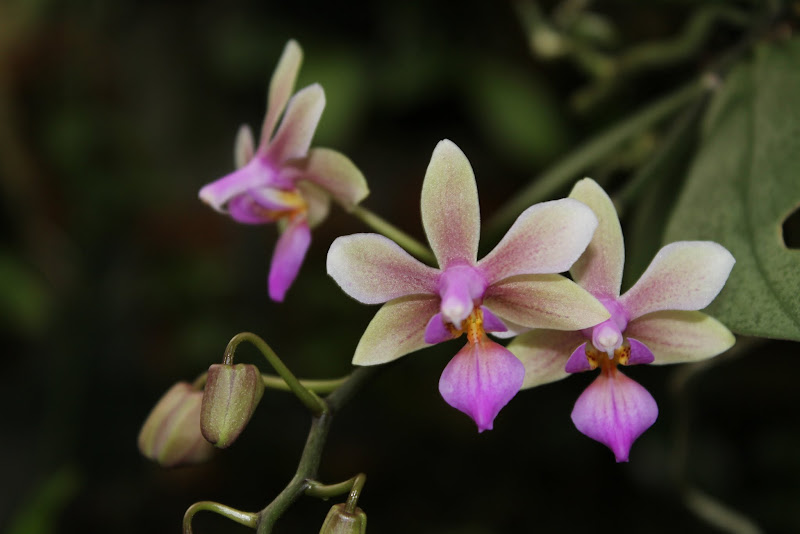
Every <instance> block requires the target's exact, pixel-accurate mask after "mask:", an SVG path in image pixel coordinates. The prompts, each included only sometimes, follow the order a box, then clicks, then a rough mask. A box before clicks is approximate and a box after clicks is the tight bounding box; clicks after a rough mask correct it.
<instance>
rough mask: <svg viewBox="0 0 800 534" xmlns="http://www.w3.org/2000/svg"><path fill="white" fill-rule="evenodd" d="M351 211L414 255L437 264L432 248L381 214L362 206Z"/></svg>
mask: <svg viewBox="0 0 800 534" xmlns="http://www.w3.org/2000/svg"><path fill="white" fill-rule="evenodd" d="M350 213H351V214H352V215H354V216H355V217H356V218H357V219H359V220H360V221H361V222H363V223H364V224H366V225H367V226H369V227H370V228H372V229H373V230H375V231H376V232H378V233H379V234H381V235H384V236H386V237H388V238H389V239H391V240H392V241H394V242H395V243H397V244H398V245H400V246H401V247H403V248H404V249H405V250H406V251H407V252H408V253H409V254H411V255H412V256H415V257H417V258H418V259H420V260H422V261H424V262H426V263H428V264H431V265H435V264H436V258H435V257H434V256H433V253H432V252H431V251H430V249H428V247H426V246H425V245H423V244H422V243H420V242H419V241H417V240H416V239H414V238H413V237H411V236H410V235H408V234H407V233H405V232H403V231H402V230H400V229H399V228H397V227H396V226H394V225H393V224H391V223H389V222H387V221H386V220H384V219H383V218H382V217H380V216H379V215H376V214H375V213H373V212H371V211H369V210H368V209H367V208H364V207H362V206H356V207H355V208H354V209H353V210H352V211H350Z"/></svg>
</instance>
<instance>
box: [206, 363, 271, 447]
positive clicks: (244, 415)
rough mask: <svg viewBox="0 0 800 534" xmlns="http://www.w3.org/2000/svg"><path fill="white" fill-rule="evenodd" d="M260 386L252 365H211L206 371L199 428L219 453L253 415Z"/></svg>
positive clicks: (261, 392) (255, 370) (262, 385)
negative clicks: (217, 448) (206, 378)
mask: <svg viewBox="0 0 800 534" xmlns="http://www.w3.org/2000/svg"><path fill="white" fill-rule="evenodd" d="M263 393H264V382H263V381H262V380H261V373H260V372H259V371H258V367H256V366H255V365H249V364H244V363H240V364H237V365H227V364H214V365H212V366H211V367H209V369H208V381H207V382H206V388H205V393H204V394H203V409H202V411H201V414H200V428H201V430H202V432H203V436H205V438H206V439H207V440H208V441H209V442H211V443H213V444H214V445H215V446H217V447H219V448H220V449H224V448H226V447H229V446H230V445H231V444H232V443H233V442H234V441H236V438H238V437H239V434H241V433H242V430H244V427H246V426H247V423H248V422H249V421H250V418H251V417H252V416H253V412H255V411H256V407H257V406H258V402H259V401H260V400H261V395H262V394H263Z"/></svg>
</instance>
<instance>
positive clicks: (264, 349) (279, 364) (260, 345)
mask: <svg viewBox="0 0 800 534" xmlns="http://www.w3.org/2000/svg"><path fill="white" fill-rule="evenodd" d="M243 341H248V342H250V343H251V344H253V345H255V347H256V348H257V349H258V350H259V351H260V352H261V354H263V355H264V358H266V359H267V361H268V362H269V364H270V365H271V366H272V368H273V369H275V372H277V373H278V375H280V377H281V379H283V381H284V382H286V385H287V386H288V388H289V390H291V392H292V393H294V394H295V396H297V398H298V399H300V402H302V403H303V404H304V405H305V406H306V408H308V409H309V410H310V411H311V413H312V414H314V415H315V416H318V415H321V414H324V413H326V412H327V411H328V405H327V404H326V403H325V401H324V400H322V399H320V398H319V397H318V396H317V394H316V393H314V392H313V391H311V390H310V389H308V388H306V387H304V386H303V384H301V383H300V381H299V380H298V379H297V377H295V376H294V374H293V373H292V372H291V371H290V370H289V368H288V367H286V365H285V364H284V363H283V361H281V359H280V358H279V357H278V355H277V354H275V351H274V350H272V347H270V346H269V345H268V344H267V342H266V341H264V340H263V339H261V338H260V337H258V336H257V335H255V334H253V333H252V332H240V333H238V334H236V335H235V336H233V338H232V339H231V340H230V341H229V342H228V346H227V347H225V356H224V357H223V363H225V364H227V365H232V364H233V355H234V353H235V352H236V347H238V346H239V344H240V343H241V342H243Z"/></svg>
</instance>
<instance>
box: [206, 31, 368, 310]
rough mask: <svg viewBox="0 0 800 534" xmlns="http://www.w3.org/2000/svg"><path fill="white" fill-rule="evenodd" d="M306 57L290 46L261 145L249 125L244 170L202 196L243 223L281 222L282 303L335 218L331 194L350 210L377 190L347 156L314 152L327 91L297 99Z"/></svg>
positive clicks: (278, 276)
mask: <svg viewBox="0 0 800 534" xmlns="http://www.w3.org/2000/svg"><path fill="white" fill-rule="evenodd" d="M302 56H303V52H302V50H301V49H300V46H299V45H298V44H297V42H295V41H289V42H288V43H286V47H285V48H284V50H283V55H282V56H281V58H280V61H279V62H278V66H277V67H276V68H275V72H274V73H273V75H272V80H271V82H270V86H269V97H268V105H267V114H266V117H265V118H264V124H263V125H262V127H261V142H260V143H259V145H258V148H257V149H255V142H254V140H253V134H252V131H251V130H250V128H249V127H247V126H242V127H241V128H240V129H239V133H238V135H237V137H236V144H235V148H234V158H235V161H236V167H237V169H238V170H236V171H235V172H233V173H231V174H228V175H227V176H224V177H222V178H220V179H219V180H216V181H214V182H212V183H210V184H208V185H206V186H204V187H203V188H202V189H201V190H200V199H201V200H203V201H204V202H205V203H207V204H208V205H210V206H211V207H212V208H214V209H215V210H217V211H219V212H222V213H227V214H228V215H230V216H231V218H232V219H233V220H235V221H237V222H240V223H244V224H266V223H272V222H279V223H280V227H281V228H282V230H281V236H280V238H279V239H278V243H277V245H276V246H275V253H274V254H273V256H272V265H271V266H270V272H269V284H268V285H269V295H270V297H271V298H272V300H275V301H277V302H281V301H283V299H284V297H285V295H286V291H287V290H288V289H289V286H291V284H292V282H294V279H295V278H296V277H297V273H298V271H299V270H300V266H301V265H302V263H303V258H305V255H306V252H307V251H308V247H309V245H310V244H311V228H312V227H314V226H315V225H316V224H318V223H319V222H321V221H322V220H323V219H324V218H325V217H326V216H327V214H328V210H329V208H330V199H331V198H333V199H334V200H336V201H337V202H338V203H339V204H341V205H342V206H343V207H344V208H345V209H348V210H349V209H352V208H353V207H354V206H355V205H356V204H358V203H359V202H360V201H361V200H363V199H364V198H365V197H366V196H367V194H368V193H369V190H368V188H367V184H366V181H365V179H364V176H363V175H362V174H361V172H360V171H359V170H358V169H357V168H356V166H355V165H353V163H352V162H351V161H350V160H349V159H348V158H347V157H345V156H344V155H343V154H340V153H339V152H336V151H333V150H329V149H324V148H315V149H309V146H310V145H311V138H312V137H313V136H314V131H315V130H316V128H317V123H318V122H319V119H320V116H321V115H322V110H323V108H324V107H325V93H324V92H323V90H322V87H321V86H320V85H319V84H313V85H310V86H308V87H306V88H305V89H302V90H300V91H299V92H298V93H297V94H295V95H294V96H292V97H291V99H290V95H291V93H292V90H293V88H294V84H295V79H296V78H297V72H298V70H299V68H300V63H301V61H302ZM284 109H285V111H286V112H285V113H284ZM281 114H283V120H282V121H281V123H280V126H278V128H277V131H276V132H275V134H274V135H273V130H275V126H276V124H277V123H278V119H279V118H280V116H281Z"/></svg>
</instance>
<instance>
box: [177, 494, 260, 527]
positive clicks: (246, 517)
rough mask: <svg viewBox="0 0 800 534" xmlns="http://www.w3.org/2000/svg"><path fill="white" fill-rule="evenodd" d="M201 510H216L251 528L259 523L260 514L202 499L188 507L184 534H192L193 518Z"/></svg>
mask: <svg viewBox="0 0 800 534" xmlns="http://www.w3.org/2000/svg"><path fill="white" fill-rule="evenodd" d="M200 511H206V512H214V513H216V514H219V515H221V516H223V517H227V518H228V519H230V520H231V521H235V522H236V523H239V524H240V525H244V526H246V527H250V528H256V526H257V524H258V514H252V513H250V512H242V511H241V510H237V509H235V508H231V507H230V506H225V505H224V504H220V503H218V502H213V501H201V502H196V503H194V504H193V505H191V506H190V507H189V508H187V509H186V513H185V514H183V534H192V518H194V514H196V513H197V512H200Z"/></svg>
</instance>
